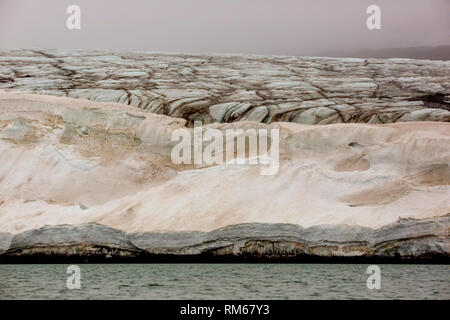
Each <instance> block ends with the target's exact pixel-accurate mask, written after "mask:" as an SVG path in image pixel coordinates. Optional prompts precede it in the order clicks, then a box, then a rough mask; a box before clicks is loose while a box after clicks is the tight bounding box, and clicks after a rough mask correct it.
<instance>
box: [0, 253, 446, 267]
mask: <svg viewBox="0 0 450 320" xmlns="http://www.w3.org/2000/svg"><path fill="white" fill-rule="evenodd" d="M72 263H77V264H121V263H127V264H160V263H161V264H197V263H201V264H204V263H211V264H224V263H225V264H227V263H236V264H259V263H269V264H406V265H412V264H439V265H450V256H448V255H430V256H421V257H337V256H333V257H320V256H312V255H299V256H295V257H277V258H271V257H264V256H261V257H258V256H214V255H208V254H203V255H194V256H189V255H184V256H178V255H152V254H149V255H143V256H140V257H127V258H119V257H111V258H106V257H105V256H90V257H83V256H79V255H74V256H63V255H60V256H53V255H45V254H43V255H32V256H7V255H3V256H0V265H2V264H72Z"/></svg>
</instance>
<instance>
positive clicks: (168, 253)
mask: <svg viewBox="0 0 450 320" xmlns="http://www.w3.org/2000/svg"><path fill="white" fill-rule="evenodd" d="M449 220H450V215H448V214H447V215H446V216H442V217H436V218H429V219H421V220H416V219H401V220H399V221H397V222H395V223H393V224H390V225H386V226H384V227H382V228H379V229H370V228H365V227H358V226H348V225H321V226H314V227H310V228H302V227H300V226H298V225H292V224H260V223H249V224H239V225H233V226H228V227H225V228H221V229H218V230H214V231H212V232H169V233H153V232H147V233H139V234H127V233H125V232H123V231H119V230H115V229H112V228H109V227H106V226H103V225H98V224H84V225H79V226H72V225H59V226H45V227H43V228H40V229H35V230H30V231H25V232H22V233H19V234H16V235H12V234H9V233H0V263H68V262H77V263H83V262H104V263H113V262H326V263H328V262H330V263H332V262H348V263H355V262H361V263H369V262H376V263H417V262H424V263H449V262H450V250H449V237H448V234H449V233H448V222H449Z"/></svg>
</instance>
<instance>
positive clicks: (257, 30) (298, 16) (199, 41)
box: [0, 0, 450, 55]
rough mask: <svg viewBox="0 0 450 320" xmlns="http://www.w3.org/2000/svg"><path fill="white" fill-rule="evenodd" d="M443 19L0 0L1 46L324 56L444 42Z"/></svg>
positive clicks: (261, 5) (259, 2)
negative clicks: (73, 12) (76, 11)
mask: <svg viewBox="0 0 450 320" xmlns="http://www.w3.org/2000/svg"><path fill="white" fill-rule="evenodd" d="M70 4H77V5H79V6H80V8H81V27H82V28H81V30H68V29H67V28H66V19H67V17H68V14H66V8H67V6H68V5H70ZM370 4H377V5H379V6H380V7H381V23H382V30H373V31H370V30H368V29H367V28H366V19H367V16H368V15H367V14H366V8H367V6H368V5H370ZM449 17H450V1H449V0H70V1H66V0H0V47H2V48H37V47H39V48H68V49H69V48H80V49H99V50H100V49H101V50H103V49H112V50H126V51H135V50H142V51H176V52H204V53H211V52H236V53H261V54H288V55H323V54H327V52H330V53H332V52H335V51H352V50H358V49H360V48H369V49H376V48H385V47H409V46H435V45H446V44H450V19H449Z"/></svg>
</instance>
